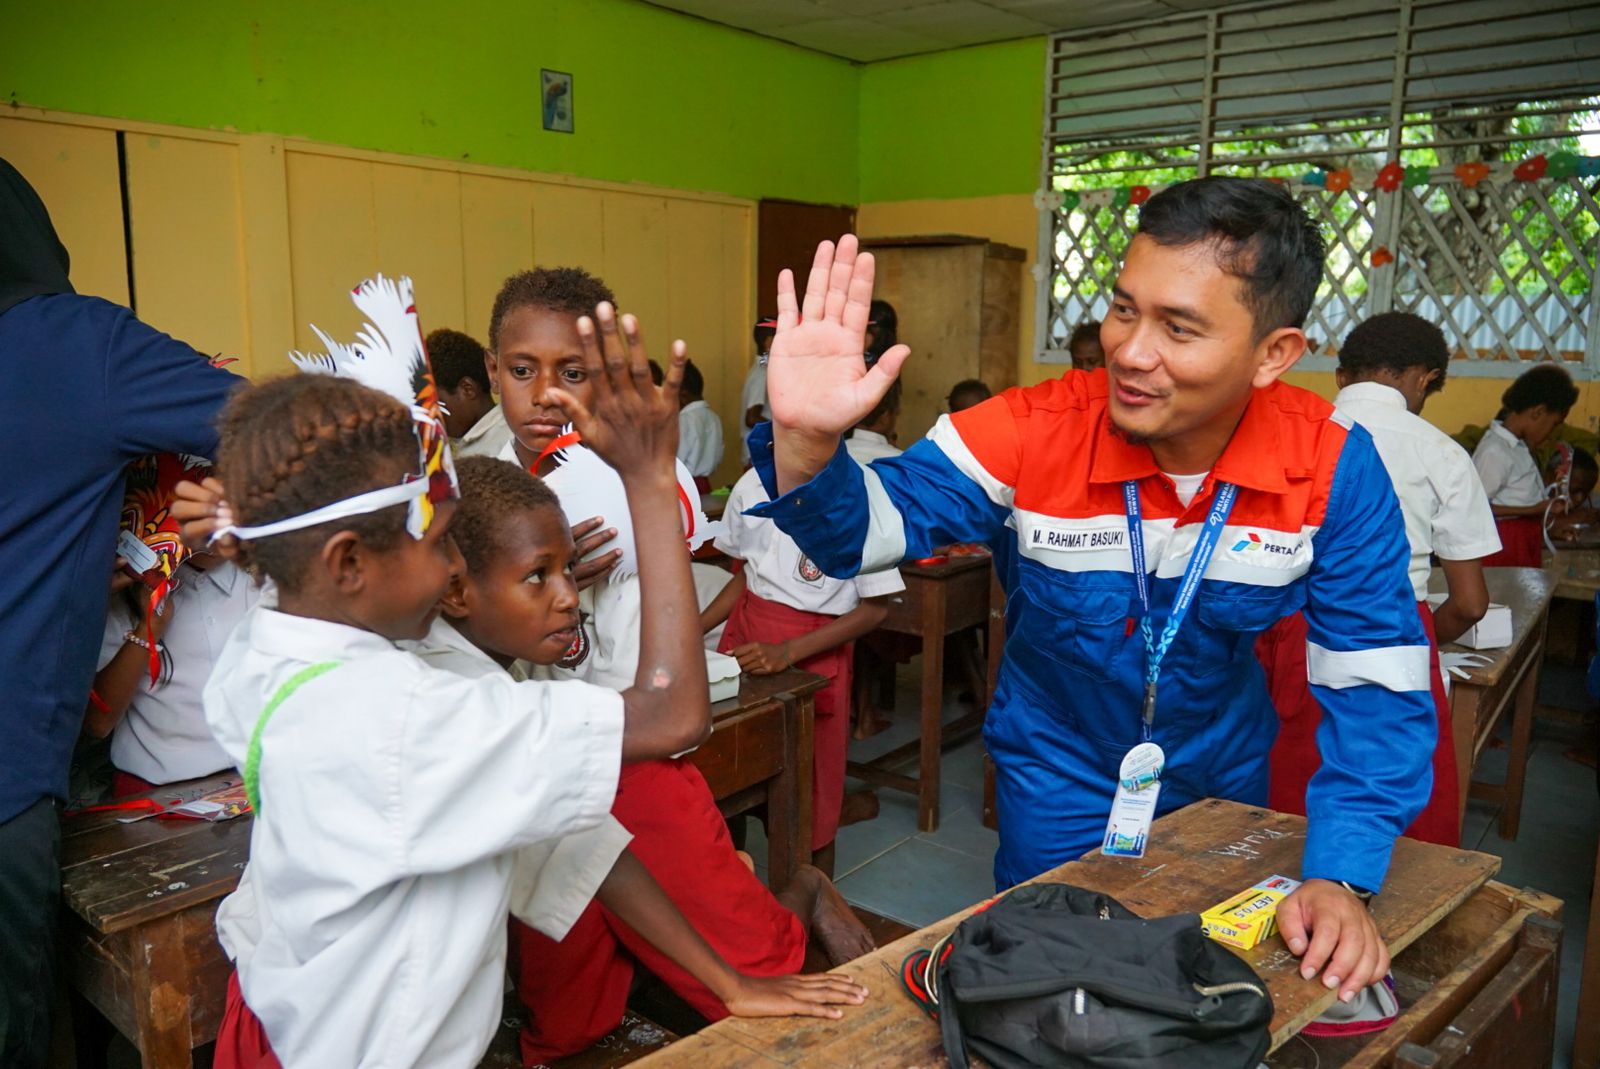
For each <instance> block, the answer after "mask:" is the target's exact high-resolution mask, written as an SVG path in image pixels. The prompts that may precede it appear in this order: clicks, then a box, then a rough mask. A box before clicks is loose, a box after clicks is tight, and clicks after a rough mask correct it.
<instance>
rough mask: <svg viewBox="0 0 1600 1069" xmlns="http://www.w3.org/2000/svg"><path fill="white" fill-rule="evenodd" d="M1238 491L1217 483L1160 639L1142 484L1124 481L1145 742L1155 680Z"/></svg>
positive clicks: (1153, 709) (1152, 714)
mask: <svg viewBox="0 0 1600 1069" xmlns="http://www.w3.org/2000/svg"><path fill="white" fill-rule="evenodd" d="M1238 493H1239V488H1238V487H1237V486H1235V485H1234V484H1233V483H1225V482H1219V483H1217V494H1216V499H1215V500H1214V501H1213V502H1212V503H1211V511H1210V512H1209V513H1207V514H1206V522H1205V524H1204V526H1202V527H1201V528H1200V539H1199V541H1197V542H1196V543H1195V547H1194V552H1193V553H1191V554H1190V555H1189V564H1188V567H1186V568H1184V570H1183V582H1182V584H1180V585H1179V587H1178V595H1177V597H1175V598H1173V600H1172V611H1171V612H1169V613H1168V614H1167V623H1166V626H1164V627H1163V628H1162V629H1161V640H1160V641H1159V642H1158V641H1156V637H1155V631H1154V629H1153V628H1152V627H1151V626H1150V581H1149V579H1148V578H1147V577H1146V575H1145V570H1144V564H1145V556H1144V525H1143V523H1142V522H1141V520H1140V518H1139V484H1138V482H1137V481H1135V480H1133V479H1129V480H1128V481H1127V482H1125V483H1123V484H1122V498H1123V501H1124V502H1125V503H1126V505H1127V512H1128V550H1129V552H1130V553H1132V554H1133V583H1134V586H1136V587H1138V589H1139V604H1140V605H1141V606H1143V608H1144V617H1143V619H1141V620H1140V621H1139V627H1140V630H1142V631H1143V632H1144V663H1145V679H1144V709H1143V710H1142V717H1141V720H1142V723H1141V725H1140V728H1139V731H1140V737H1141V738H1142V739H1143V740H1144V741H1145V742H1149V741H1150V731H1151V727H1152V726H1153V725H1154V724H1155V720H1156V680H1157V679H1158V678H1159V677H1160V675H1161V662H1162V660H1163V659H1164V658H1165V657H1166V656H1167V650H1169V649H1171V648H1172V640H1173V639H1174V638H1177V637H1178V628H1179V627H1180V626H1182V624H1183V618H1184V617H1185V616H1187V615H1188V614H1189V606H1190V605H1192V604H1194V596H1195V594H1196V593H1198V592H1199V590H1200V579H1201V577H1202V576H1204V575H1205V572H1206V565H1207V564H1208V563H1210V561H1211V553H1212V551H1213V550H1215V549H1216V548H1217V540H1218V539H1220V538H1221V537H1222V528H1223V526H1224V525H1225V524H1226V523H1227V522H1228V513H1230V512H1232V511H1233V499H1234V498H1235V497H1237V496H1238Z"/></svg>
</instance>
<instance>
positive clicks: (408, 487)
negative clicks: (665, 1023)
mask: <svg viewBox="0 0 1600 1069" xmlns="http://www.w3.org/2000/svg"><path fill="white" fill-rule="evenodd" d="M408 291H409V285H406V286H405V287H403V291H402V292H403V296H404V298H405V300H404V301H403V302H402V307H403V306H405V305H406V304H409V292H408ZM360 293H361V291H359V290H358V294H360ZM407 315H409V316H410V318H411V319H412V320H413V322H414V311H410V310H409V309H408V311H407ZM600 320H601V328H602V330H603V331H604V333H605V334H606V342H605V345H606V349H607V352H608V354H609V355H611V356H612V357H613V358H614V360H613V362H614V365H615V368H616V369H617V370H615V371H614V372H608V371H607V370H606V368H605V365H604V364H603V362H602V360H601V356H600V346H599V344H598V342H597V341H596V337H595V329H594V326H593V324H592V323H590V322H589V321H588V320H584V322H583V326H582V329H583V331H584V342H585V345H584V354H585V364H586V366H587V367H588V368H589V369H590V370H591V371H593V373H594V374H595V375H596V376H599V377H600V378H601V380H602V381H601V382H600V384H599V386H598V387H597V389H596V398H595V402H594V404H593V407H592V411H591V409H589V408H586V407H584V406H580V405H577V404H575V403H573V402H572V399H571V398H570V397H568V396H565V395H562V394H560V393H559V391H557V392H556V393H557V396H556V398H555V400H554V403H558V404H567V405H569V408H568V410H569V411H570V412H571V413H572V416H573V418H574V421H575V422H576V423H577V424H578V425H579V426H580V427H582V428H583V430H584V432H585V435H586V437H587V438H588V440H589V441H590V443H591V446H592V447H593V448H594V449H596V451H597V452H599V453H600V454H601V455H602V456H603V457H604V458H606V459H607V460H608V461H609V462H610V463H612V464H614V465H616V467H617V468H618V470H619V471H621V472H622V474H623V479H624V484H625V486H626V488H627V491H628V500H629V504H630V506H631V507H632V509H633V510H634V512H635V514H636V515H638V516H641V517H645V518H647V519H649V520H651V521H653V522H655V523H657V524H660V525H663V526H668V527H670V525H672V524H673V523H675V522H676V507H677V504H676V500H675V495H674V493H673V489H672V480H671V478H670V477H669V476H668V475H667V474H666V473H667V471H668V470H669V469H668V467H667V465H668V464H669V463H670V460H671V457H672V455H673V452H674V448H675V445H676V418H677V406H676V403H675V398H674V397H673V396H672V394H673V392H674V391H675V388H676V384H677V376H678V375H679V374H680V373H681V365H682V360H683V357H682V351H681V346H680V348H679V351H678V353H677V354H676V355H677V359H676V360H675V361H674V365H673V376H672V378H671V379H669V385H668V387H667V388H666V389H665V390H655V389H654V388H651V387H648V386H645V387H643V388H641V387H640V386H639V385H638V383H639V382H640V381H641V379H642V375H634V374H632V373H631V369H630V368H629V367H628V360H627V358H626V357H625V355H623V353H622V349H621V342H620V340H619V339H618V337H617V324H616V322H615V320H614V317H612V316H611V314H610V310H609V308H605V309H601V310H600ZM390 325H391V327H392V325H393V324H392V323H391V324H390ZM624 329H625V330H626V331H627V332H628V333H629V334H630V341H632V342H633V343H634V357H633V359H634V361H635V362H638V363H639V364H640V365H641V366H642V361H643V357H644V354H643V351H642V349H641V348H640V347H639V346H638V344H637V336H636V332H635V331H634V330H633V328H632V325H631V321H630V322H629V323H628V324H626V325H625V327H624ZM379 333H388V334H389V336H390V339H391V343H392V338H393V335H392V333H390V332H386V331H383V329H382V328H369V335H377V334H379ZM330 344H331V343H330ZM420 348H421V346H420V336H419V337H418V338H417V339H416V349H417V352H418V354H419V359H420ZM326 362H327V363H328V364H330V365H333V367H332V370H335V371H337V372H340V373H343V369H342V368H340V367H339V366H338V364H339V361H337V360H332V359H330V360H327V361H326ZM407 370H408V375H407V381H412V377H411V376H410V374H409V370H410V369H407ZM422 370H423V372H424V373H425V364H424V365H422ZM423 414H424V415H426V414H428V413H426V412H424V413H423ZM419 428H420V430H419ZM435 434H437V436H438V438H437V440H438V441H442V437H443V436H442V428H440V427H439V425H438V423H437V420H436V419H429V420H427V421H425V422H424V421H422V420H421V419H420V418H419V416H418V409H417V407H416V406H412V407H411V408H410V409H408V407H407V405H405V404H402V403H401V402H399V401H398V400H395V399H394V398H392V397H389V396H385V395H384V394H383V393H380V392H378V391H376V390H373V389H370V388H368V387H366V386H364V385H362V384H360V383H357V382H352V381H348V380H346V379H341V378H334V377H327V376H323V375H304V376H300V377H297V378H290V379H283V380H279V381H276V382H270V383H267V384H265V385H262V386H258V387H256V388H254V389H251V390H249V391H246V392H245V393H243V394H241V395H240V396H239V397H238V398H237V399H236V400H235V401H234V403H233V404H232V405H231V406H230V407H229V410H228V412H227V414H226V416H225V419H224V425H223V441H222V448H221V451H220V455H219V458H218V466H217V470H218V478H219V480H220V483H219V484H218V485H220V486H226V487H227V488H228V495H229V502H230V505H229V507H227V508H226V509H223V510H219V511H221V512H223V515H224V516H225V517H226V519H225V523H224V527H223V530H224V531H225V532H227V533H231V534H232V535H233V536H234V537H236V538H237V539H238V543H239V548H240V551H241V552H242V555H243V559H244V560H245V561H246V563H247V565H248V566H249V567H250V568H251V569H252V570H253V571H255V572H256V573H257V574H258V575H259V576H262V577H264V578H270V579H271V580H273V582H274V584H275V587H276V597H275V600H274V599H273V598H271V597H267V596H264V597H263V600H262V602H261V603H260V604H258V605H257V606H256V607H255V608H254V609H252V610H251V612H250V613H249V614H248V615H247V616H246V618H245V619H244V620H243V621H242V622H241V623H240V625H239V627H238V628H237V629H236V630H235V631H234V633H233V635H232V636H231V638H230V639H229V642H228V644H227V646H226V648H225V649H224V651H223V653H222V656H221V657H220V658H219V660H218V664H217V668H216V671H215V672H214V674H213V676H212V679H211V682H210V683H209V684H208V685H207V688H206V693H205V707H206V717H207V720H208V722H209V723H210V725H211V728H212V731H213V732H214V734H215V735H216V737H217V740H218V742H220V743H221V744H222V746H223V748H224V749H225V750H226V751H227V753H228V754H229V756H230V757H231V758H232V759H233V760H234V761H235V762H237V763H238V764H239V766H240V767H241V768H242V769H243V771H244V778H245V782H246V785H247V788H248V789H249V791H250V794H251V798H252V801H253V802H254V804H255V808H256V816H255V824H254V828H253V830H252V838H251V859H250V863H249V865H248V866H247V867H246V870H245V873H244V875H243V877H242V878H241V881H240V887H239V890H238V891H236V892H235V893H234V894H233V895H230V896H229V897H228V899H227V900H225V901H224V903H223V904H222V906H221V908H220V909H219V910H218V915H217V926H218V932H219V935H220V938H221V941H222V944H223V947H224V949H225V950H226V951H227V952H228V954H229V955H230V957H232V958H233V960H234V962H235V964H236V967H237V972H236V974H235V976H234V978H233V979H232V980H231V981H230V984H229V991H228V1006H227V1011H226V1015H225V1019H224V1021H223V1025H222V1028H221V1030H220V1032H219V1035H218V1041H217V1055H216V1061H215V1064H216V1065H217V1066H219V1067H225V1069H232V1067H237V1066H269V1067H270V1066H276V1065H279V1064H280V1059H281V1064H282V1065H285V1066H289V1067H290V1069H294V1067H297V1066H312V1067H320V1066H335V1065H337V1066H375V1065H383V1066H413V1065H427V1066H444V1067H451V1066H455V1067H461V1069H466V1067H470V1066H474V1065H476V1064H477V1062H478V1060H479V1058H480V1057H481V1056H482V1054H483V1051H484V1050H485V1049H486V1048H487V1046H488V1043H489V1040H490V1038H491V1037H492V1035H493V1033H494V1030H495V1027H496V1025H497V1023H498V1019H499V1011H500V999H501V993H502V985H503V982H504V964H505V950H506V940H505V933H504V924H505V917H506V915H507V913H508V911H509V912H511V913H514V914H515V915H518V916H521V917H523V918H524V919H526V920H528V921H529V922H530V923H532V924H535V925H537V926H538V927H540V928H541V929H543V930H545V931H546V932H548V933H550V934H552V935H559V934H561V933H562V932H564V931H565V929H566V928H567V927H568V926H569V925H570V924H571V923H572V922H573V921H574V920H575V919H576V917H577V916H578V914H579V913H580V912H581V910H582V909H583V908H584V907H585V906H586V905H587V903H588V901H589V900H590V898H591V897H593V896H594V895H595V894H596V893H599V894H600V895H602V897H603V898H604V899H605V900H606V901H607V902H608V905H610V906H611V908H614V909H617V910H618V911H619V912H620V913H622V914H624V915H625V916H626V917H627V918H628V921H629V923H630V924H631V925H633V926H634V927H635V928H636V929H637V930H639V931H641V932H644V933H647V934H648V935H649V937H650V938H652V939H653V940H654V941H655V942H656V943H657V945H660V946H662V947H663V948H664V950H665V951H666V953H667V954H668V955H669V956H671V957H673V958H674V960H676V961H678V962H679V963H680V964H681V965H682V966H683V967H684V968H686V969H688V970H689V971H690V972H691V973H693V974H694V975H696V976H697V977H699V978H700V979H701V980H702V982H704V983H706V984H707V985H708V986H709V987H711V988H712V989H713V990H715V991H717V993H718V995H719V996H720V997H722V998H723V999H724V1001H725V1002H726V1003H727V1005H728V1006H729V1008H730V1009H731V1010H733V1011H734V1012H737V1013H743V1014H749V1015H765V1014H786V1013H805V1014H812V1015H817V1016H836V1015H837V1014H838V1012H839V1011H838V1010H837V1009H834V1008H832V1007H831V1006H829V1005H827V1004H829V1003H838V1002H859V1001H860V1000H861V997H862V995H863V992H862V991H861V989H860V988H859V987H857V986H856V985H854V984H851V983H850V982H849V981H847V980H845V979H843V978H840V977H787V978H782V979H752V978H749V977H744V976H741V975H739V974H738V973H735V972H734V971H733V970H732V969H730V968H729V967H728V966H727V965H726V964H725V963H723V962H722V961H721V959H720V958H718V957H717V956H716V954H715V952H713V951H712V950H710V948H708V947H707V946H706V945H705V943H704V942H703V941H702V940H700V939H699V937H698V936H696V935H695V933H694V932H693V930H692V929H690V928H689V926H688V925H687V924H686V923H685V922H684V921H683V919H682V917H681V915H679V914H678V913H677V911H676V910H675V909H673V907H672V905H671V903H670V901H669V900H667V899H666V897H665V895H663V894H662V893H661V891H660V889H659V887H657V886H656V885H655V883H654V881H652V880H651V879H650V877H649V875H648V873H646V872H645V871H644V870H643V868H642V866H640V865H639V864H638V862H637V861H635V860H634V859H633V858H632V856H631V854H629V853H628V852H627V850H626V844H627V842H628V838H629V836H628V834H627V832H626V831H625V830H623V829H622V828H621V826H620V825H618V824H617V823H616V822H615V821H614V820H612V819H611V818H610V817H609V815H608V810H609V808H610V805H611V800H612V797H613V795H614V793H615V790H616V783H617V775H618V770H619V768H620V765H621V764H622V762H624V761H637V760H641V759H648V758H656V757H662V756H665V755H667V754H670V753H674V752H677V751H679V750H682V749H683V748H685V747H686V746H692V745H695V744H696V743H698V742H699V741H701V740H702V739H703V738H704V737H705V735H706V734H707V732H708V730H709V707H708V701H707V690H706V680H705V674H704V660H703V654H702V650H701V648H700V646H699V643H698V641H697V637H696V635H695V634H694V629H693V628H692V627H691V626H687V622H688V621H689V620H690V619H692V616H693V613H694V592H693V586H692V584H691V581H690V578H689V571H688V565H687V561H685V560H682V559H681V555H680V554H679V553H677V552H675V551H674V550H673V547H671V546H670V545H669V546H666V547H665V550H664V551H663V550H661V549H656V548H653V547H651V546H644V547H641V549H640V557H641V562H640V563H641V575H642V576H643V582H644V584H645V588H646V594H645V600H646V612H647V615H648V616H649V617H650V619H651V622H652V624H654V625H655V626H653V627H652V628H651V629H650V637H648V638H647V639H646V641H645V643H644V649H643V656H642V657H641V660H640V664H641V667H640V671H639V673H638V675H637V677H636V679H635V681H634V685H633V686H632V687H630V688H628V689H627V690H624V691H623V692H621V693H620V694H619V693H617V692H616V691H613V690H605V689H601V688H598V687H592V686H589V685H587V684H583V683H578V682H568V683H540V682H518V681H516V680H514V679H512V678H511V677H510V676H509V675H507V674H504V673H489V674H483V675H480V676H476V677H472V676H467V675H463V674H460V673H457V672H452V671H445V670H441V669H440V668H438V667H436V666H432V665H430V664H429V663H428V662H427V661H426V660H425V659H423V658H421V657H419V656H417V654H416V653H415V652H414V651H413V650H412V649H408V648H405V647H404V646H403V645H402V644H403V643H407V642H414V641H416V640H423V639H426V638H429V636H430V634H431V632H432V631H433V630H434V627H435V622H436V617H437V614H438V611H439V602H440V599H441V598H442V597H443V596H444V595H445V594H446V593H447V591H448V590H449V588H450V585H451V582H452V581H453V580H454V579H455V578H457V577H458V575H459V573H460V570H461V559H460V554H459V552H458V551H457V549H456V547H455V545H454V542H453V540H452V539H451V536H450V525H451V523H452V520H453V518H454V513H455V509H456V502H455V501H454V500H453V498H454V490H453V487H454V479H453V474H451V473H452V471H453V469H452V468H451V466H450V463H449V459H448V453H447V452H444V451H443V450H442V448H441V449H439V450H438V451H436V452H430V444H431V443H433V442H434V441H435V438H434V436H435ZM419 445H420V448H419ZM419 458H420V459H419ZM559 631H560V628H557V633H556V634H554V635H553V636H552V640H553V641H554V642H555V643H556V644H557V645H559V644H560V641H561V638H562V636H561V635H560V634H559Z"/></svg>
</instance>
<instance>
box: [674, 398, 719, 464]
mask: <svg viewBox="0 0 1600 1069" xmlns="http://www.w3.org/2000/svg"><path fill="white" fill-rule="evenodd" d="M678 459H679V460H681V461H683V464H684V466H685V467H687V468H688V469H689V474H691V475H698V476H700V477H701V478H710V476H711V473H712V472H714V471H716V470H717V467H718V465H720V464H721V463H722V421H721V420H720V419H718V418H717V414H716V413H715V412H714V411H712V409H711V406H710V405H708V404H706V403H705V402H704V401H690V402H689V403H688V404H686V405H684V406H683V407H682V408H681V409H679V410H678Z"/></svg>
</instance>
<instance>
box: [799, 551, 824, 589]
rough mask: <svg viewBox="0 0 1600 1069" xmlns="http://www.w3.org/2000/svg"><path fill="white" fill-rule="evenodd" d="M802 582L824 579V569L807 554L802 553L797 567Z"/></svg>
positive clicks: (814, 581)
mask: <svg viewBox="0 0 1600 1069" xmlns="http://www.w3.org/2000/svg"><path fill="white" fill-rule="evenodd" d="M795 572H796V573H797V574H798V575H799V576H800V579H801V581H802V582H806V583H816V582H820V581H821V580H822V569H821V568H818V567H817V566H816V565H815V564H813V563H812V561H811V558H810V557H808V556H806V555H805V554H803V553H802V554H801V555H800V564H799V566H798V567H797V568H795Z"/></svg>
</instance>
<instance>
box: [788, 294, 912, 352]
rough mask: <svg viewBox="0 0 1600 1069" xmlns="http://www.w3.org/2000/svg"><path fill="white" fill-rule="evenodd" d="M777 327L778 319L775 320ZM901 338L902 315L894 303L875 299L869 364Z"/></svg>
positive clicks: (869, 315) (870, 312) (869, 319)
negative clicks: (897, 311)
mask: <svg viewBox="0 0 1600 1069" xmlns="http://www.w3.org/2000/svg"><path fill="white" fill-rule="evenodd" d="M773 325H774V327H776V325H777V320H773ZM899 338H900V317H899V316H898V315H896V314H895V310H894V305H892V304H890V303H889V302H888V301H885V300H875V301H873V302H872V304H871V305H870V306H869V308H868V311H867V340H866V352H865V353H863V354H862V355H863V356H865V357H866V360H867V366H868V367H870V366H872V365H873V364H875V363H877V360H878V357H880V356H882V355H883V354H884V353H886V352H888V351H889V350H890V349H893V348H894V347H895V344H896V343H897V342H898V341H899Z"/></svg>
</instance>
